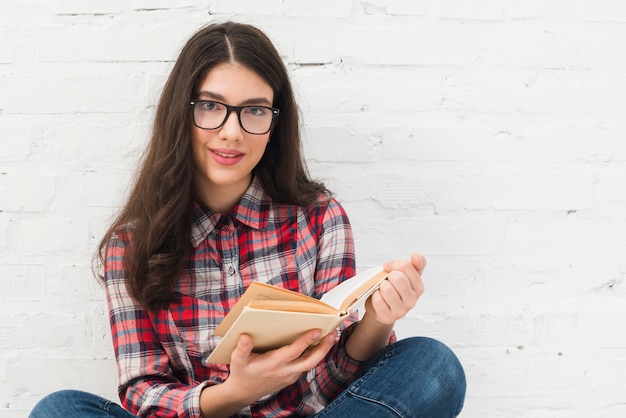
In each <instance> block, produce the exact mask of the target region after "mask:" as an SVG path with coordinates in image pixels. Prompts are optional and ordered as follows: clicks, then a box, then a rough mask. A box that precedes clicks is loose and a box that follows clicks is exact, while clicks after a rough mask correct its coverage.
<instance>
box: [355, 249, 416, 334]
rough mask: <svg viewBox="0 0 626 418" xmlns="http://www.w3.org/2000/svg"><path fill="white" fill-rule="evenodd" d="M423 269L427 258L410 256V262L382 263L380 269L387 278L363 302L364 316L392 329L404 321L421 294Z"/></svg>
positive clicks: (414, 254)
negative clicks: (390, 326)
mask: <svg viewBox="0 0 626 418" xmlns="http://www.w3.org/2000/svg"><path fill="white" fill-rule="evenodd" d="M424 267H426V258H424V257H423V256H421V255H419V254H417V253H413V254H411V261H410V262H409V261H406V260H398V261H390V262H388V263H385V264H384V265H383V269H385V270H386V271H389V277H388V278H387V280H385V281H383V282H382V283H381V284H380V288H379V289H378V290H377V291H376V292H374V293H373V294H372V296H371V297H370V298H369V299H368V301H367V302H366V305H365V309H366V312H365V315H369V316H370V317H373V319H375V320H376V321H377V322H379V323H381V324H386V325H393V323H395V322H396V321H397V320H398V319H400V318H403V317H404V316H405V315H406V314H407V313H408V312H409V311H410V310H411V309H413V307H415V304H416V303H417V300H418V299H419V298H420V296H422V294H423V293H424V283H423V282H422V273H423V272H424Z"/></svg>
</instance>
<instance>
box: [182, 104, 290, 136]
mask: <svg viewBox="0 0 626 418" xmlns="http://www.w3.org/2000/svg"><path fill="white" fill-rule="evenodd" d="M189 104H190V105H191V106H192V107H193V124H194V125H196V126H197V127H198V128H200V129H209V130H212V129H218V128H220V127H222V125H224V123H226V119H228V116H229V115H230V112H235V113H237V118H238V119H239V126H241V128H242V129H243V130H244V131H246V132H247V133H249V134H252V135H263V134H266V133H268V132H269V131H270V130H271V129H272V125H273V124H274V121H275V120H276V117H277V116H278V114H279V113H280V109H276V108H273V107H266V106H230V105H227V104H225V103H221V102H216V101H214V100H191V101H190V102H189Z"/></svg>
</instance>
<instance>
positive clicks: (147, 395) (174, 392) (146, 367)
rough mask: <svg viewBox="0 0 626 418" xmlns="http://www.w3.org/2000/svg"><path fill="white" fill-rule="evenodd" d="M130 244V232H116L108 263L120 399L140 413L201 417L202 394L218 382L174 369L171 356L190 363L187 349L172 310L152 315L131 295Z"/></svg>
mask: <svg viewBox="0 0 626 418" xmlns="http://www.w3.org/2000/svg"><path fill="white" fill-rule="evenodd" d="M128 242H129V235H128V233H126V232H121V233H120V234H119V235H115V236H113V237H112V238H111V240H110V241H109V244H108V245H107V248H106V255H105V266H104V270H105V278H106V286H105V291H106V297H107V305H108V308H109V317H110V321H111V334H112V337H113V345H114V349H115V357H116V360H117V366H118V378H119V387H118V392H119V396H120V400H121V401H122V404H123V405H124V407H125V408H126V409H128V410H129V411H131V412H132V413H134V414H137V415H140V416H147V415H150V416H158V417H174V416H176V417H193V416H198V415H199V413H200V410H199V406H198V405H199V401H198V399H199V396H200V392H201V390H202V389H203V387H204V386H206V385H208V384H212V383H215V382H210V381H207V382H203V383H199V382H196V381H195V379H194V376H193V372H192V371H191V370H190V369H191V368H190V367H189V368H187V367H184V368H183V367H177V370H172V367H171V364H173V363H174V364H176V362H174V361H170V360H173V359H174V358H175V357H177V358H176V360H178V363H177V364H179V365H180V364H181V363H182V362H183V361H184V360H181V358H184V357H183V356H184V347H182V344H181V343H180V342H179V341H173V339H174V338H175V334H174V336H172V333H171V332H170V330H171V328H170V324H169V323H168V322H167V314H166V313H156V314H151V313H148V312H147V311H145V310H144V309H143V308H142V307H141V306H139V305H138V304H137V303H136V301H135V300H134V299H133V298H132V297H131V296H130V295H129V294H128V292H127V289H126V283H125V278H124V268H123V264H122V260H123V258H124V254H125V251H126V248H127V245H128ZM155 317H156V321H155ZM155 323H156V324H158V325H157V326H155ZM170 336H171V337H170Z"/></svg>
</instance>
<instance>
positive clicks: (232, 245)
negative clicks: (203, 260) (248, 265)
mask: <svg viewBox="0 0 626 418" xmlns="http://www.w3.org/2000/svg"><path fill="white" fill-rule="evenodd" d="M220 221H221V222H223V224H222V227H221V228H220V234H219V240H220V247H219V248H220V257H221V259H222V262H221V265H220V269H221V273H222V280H223V281H224V283H225V284H226V286H227V288H228V289H233V290H235V289H237V288H238V287H239V284H240V283H241V279H240V274H239V243H238V239H237V229H236V228H235V224H234V223H233V221H232V219H231V218H230V217H226V216H224V217H222V219H221V220H220Z"/></svg>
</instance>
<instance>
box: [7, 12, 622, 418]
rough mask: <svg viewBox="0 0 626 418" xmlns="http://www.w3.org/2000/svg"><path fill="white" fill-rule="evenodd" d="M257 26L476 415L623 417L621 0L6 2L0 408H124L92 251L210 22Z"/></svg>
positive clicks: (375, 250) (339, 187)
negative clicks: (421, 273) (192, 44)
mask: <svg viewBox="0 0 626 418" xmlns="http://www.w3.org/2000/svg"><path fill="white" fill-rule="evenodd" d="M227 19H235V20H239V21H245V22H250V23H253V24H256V25H259V26H260V27H262V28H263V29H265V30H266V31H267V33H268V34H269V35H270V36H271V37H272V38H273V39H274V41H275V43H276V44H277V46H278V47H279V49H280V51H281V53H282V54H283V56H284V58H285V60H286V62H287V63H288V65H289V68H290V70H291V72H292V75H293V82H294V84H295V86H296V89H297V94H298V97H299V100H300V103H301V107H302V111H303V119H304V124H305V135H304V136H305V145H306V154H307V156H308V158H309V161H310V169H311V171H312V173H313V175H314V176H316V177H319V178H322V179H324V180H326V181H327V182H328V185H329V186H331V187H332V188H333V189H334V190H335V191H336V193H337V195H338V197H339V198H340V199H341V200H342V201H343V203H344V204H345V206H346V208H347V209H348V211H349V213H350V214H351V219H352V222H353V224H354V230H355V237H356V240H357V252H358V257H359V258H358V259H359V263H360V266H361V267H366V266H368V265H371V264H375V263H379V262H381V261H384V260H386V259H389V258H391V257H401V256H404V255H406V254H408V252H409V251H411V250H419V251H421V252H423V253H424V254H425V255H426V256H427V257H428V260H429V267H428V269H427V274H426V275H425V281H426V286H427V293H426V295H425V296H424V297H423V299H422V300H421V301H420V303H419V306H418V308H416V309H415V311H414V312H412V314H411V315H410V317H408V318H406V319H405V320H403V321H402V322H401V323H399V324H398V327H397V329H398V332H399V334H400V335H401V336H403V337H404V336H410V335H430V336H434V337H437V338H440V339H442V340H443V341H445V342H446V343H448V344H450V345H451V346H453V347H454V349H455V350H456V352H457V353H458V354H459V356H460V358H461V359H462V361H463V363H464V364H465V367H466V371H467V375H468V385H469V387H468V396H467V401H466V408H465V410H464V413H463V414H462V416H463V417H468V418H486V417H494V418H548V417H550V418H553V417H557V418H580V417H594V418H595V417H607V418H613V417H615V418H616V417H623V416H626V333H625V332H624V329H625V323H626V283H625V279H626V118H625V116H626V105H625V98H626V52H625V51H626V6H624V2H621V1H618V0H593V1H592V0H574V1H565V2H564V1H557V0H480V1H476V0H473V1H469V0H454V1H453V0H439V1H436V0H369V1H356V0H345V1H343V0H342V1H335V0H332V1H331V0H328V1H326V0H324V1H318V2H308V1H301V0H256V1H250V0H237V1H234V0H218V1H204V2H201V1H197V0H184V1H175V0H158V1H155V0H133V1H124V0H109V1H98V2H85V1H81V0H56V1H54V0H0V141H1V146H0V288H1V290H0V302H1V303H0V418H4V417H10V418H13V417H25V416H26V415H27V412H28V411H29V410H30V408H31V407H32V406H33V405H34V403H35V402H36V401H37V400H38V399H40V398H41V397H42V396H43V395H45V394H46V393H49V392H51V391H53V390H56V389H61V388H81V389H85V390H89V391H92V392H96V393H98V394H101V395H104V396H106V397H109V398H111V399H116V388H115V385H116V383H115V365H114V360H113V354H112V348H111V342H110V337H109V335H108V333H109V331H108V325H107V318H106V312H105V309H104V302H103V294H102V289H101V288H100V286H99V285H98V284H97V283H96V282H95V280H94V279H93V277H92V275H91V270H90V262H91V256H92V253H93V250H94V246H95V243H96V242H97V241H98V240H99V238H100V237H101V234H102V233H103V229H104V228H105V226H106V224H107V221H108V220H109V219H110V217H111V216H112V214H113V213H114V211H115V210H116V208H117V207H118V205H119V204H120V202H121V201H122V200H123V197H124V194H125V192H126V190H127V187H128V183H129V180H130V176H131V175H132V173H133V171H134V169H135V167H136V162H137V159H138V158H139V155H140V154H141V150H142V149H143V147H144V144H145V141H146V136H147V131H148V130H149V126H150V120H151V115H152V111H153V107H154V105H155V102H156V99H157V97H158V94H159V91H160V88H161V86H162V83H163V81H164V77H165V76H166V75H167V73H168V71H169V68H170V66H171V65H172V60H173V59H174V58H175V56H176V54H177V52H178V49H179V48H180V47H181V45H182V43H184V41H185V40H186V39H187V37H188V36H189V35H191V33H192V32H193V31H194V30H195V29H197V28H198V27H199V26H200V25H202V24H204V23H207V22H211V21H223V20H227Z"/></svg>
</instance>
